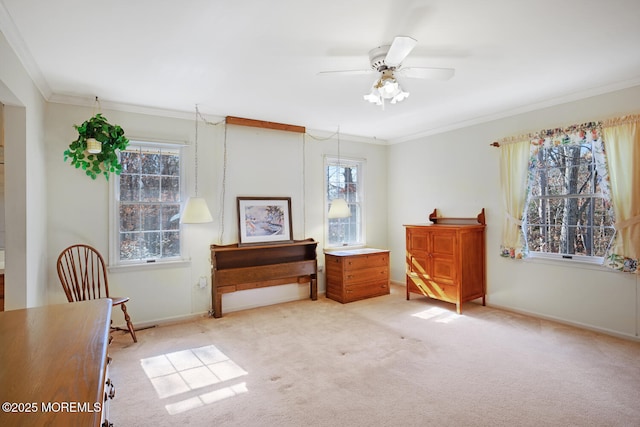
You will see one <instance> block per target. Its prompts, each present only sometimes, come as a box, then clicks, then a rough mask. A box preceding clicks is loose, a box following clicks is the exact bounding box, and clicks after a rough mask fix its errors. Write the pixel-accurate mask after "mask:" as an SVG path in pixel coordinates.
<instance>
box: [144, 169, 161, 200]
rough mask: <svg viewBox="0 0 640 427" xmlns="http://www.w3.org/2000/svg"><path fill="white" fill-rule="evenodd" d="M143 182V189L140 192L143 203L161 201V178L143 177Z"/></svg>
mask: <svg viewBox="0 0 640 427" xmlns="http://www.w3.org/2000/svg"><path fill="white" fill-rule="evenodd" d="M141 180H142V189H141V192H140V199H141V200H142V201H143V202H158V201H160V177H159V176H145V175H143V176H142V177H141Z"/></svg>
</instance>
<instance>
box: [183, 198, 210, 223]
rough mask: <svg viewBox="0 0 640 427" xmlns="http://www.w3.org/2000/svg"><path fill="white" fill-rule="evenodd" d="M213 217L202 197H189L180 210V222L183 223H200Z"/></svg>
mask: <svg viewBox="0 0 640 427" xmlns="http://www.w3.org/2000/svg"><path fill="white" fill-rule="evenodd" d="M212 221H213V217H212V216H211V212H210V211H209V206H207V202H206V201H205V200H204V199H203V198H202V197H189V199H187V203H186V205H185V206H184V210H183V211H182V216H181V217H180V222H181V223H183V224H202V223H205V222H212Z"/></svg>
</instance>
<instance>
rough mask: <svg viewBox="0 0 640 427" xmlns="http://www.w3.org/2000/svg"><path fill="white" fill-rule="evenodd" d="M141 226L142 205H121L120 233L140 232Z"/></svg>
mask: <svg viewBox="0 0 640 427" xmlns="http://www.w3.org/2000/svg"><path fill="white" fill-rule="evenodd" d="M139 230H141V226H140V205H137V204H126V205H125V204H121V205H120V231H139Z"/></svg>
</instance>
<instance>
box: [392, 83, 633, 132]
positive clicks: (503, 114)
mask: <svg viewBox="0 0 640 427" xmlns="http://www.w3.org/2000/svg"><path fill="white" fill-rule="evenodd" d="M639 85H640V76H639V77H636V78H633V79H630V80H625V81H622V82H617V83H613V84H609V85H604V86H598V87H594V88H590V89H586V90H583V91H580V92H574V93H570V94H567V95H563V96H559V97H556V98H551V99H548V100H545V101H541V102H537V103H534V104H529V105H526V106H522V107H517V108H510V109H508V110H504V111H500V112H497V113H495V114H489V115H486V116H480V117H476V118H473V119H469V120H463V121H460V122H456V123H452V124H450V125H446V126H440V127H436V128H433V129H429V130H427V131H424V132H419V133H415V134H412V135H407V136H403V137H400V138H394V139H390V140H389V144H400V143H402V142H409V141H414V140H416V139H420V138H425V137H428V136H433V135H438V134H441V133H445V132H450V131H453V130H457V129H462V128H466V127H469V126H474V125H479V124H482V123H487V122H492V121H494V120H499V119H504V118H507V117H512V116H517V115H518V114H523V113H529V112H532V111H537V110H542V109H544V108H549V107H554V106H556V105H561V104H566V103H569V102H574V101H580V100H582V99H587V98H591V97H593V96H598V95H604V94H607V93H611V92H615V91H618V90H623V89H628V88H631V87H634V86H639Z"/></svg>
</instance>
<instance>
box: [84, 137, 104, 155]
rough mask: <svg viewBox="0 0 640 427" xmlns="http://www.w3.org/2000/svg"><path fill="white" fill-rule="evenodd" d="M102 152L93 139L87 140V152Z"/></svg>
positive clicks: (98, 144)
mask: <svg viewBox="0 0 640 427" xmlns="http://www.w3.org/2000/svg"><path fill="white" fill-rule="evenodd" d="M101 151H102V144H101V143H100V141H98V140H97V139H95V138H87V152H88V153H91V154H97V153H99V152H101Z"/></svg>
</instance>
